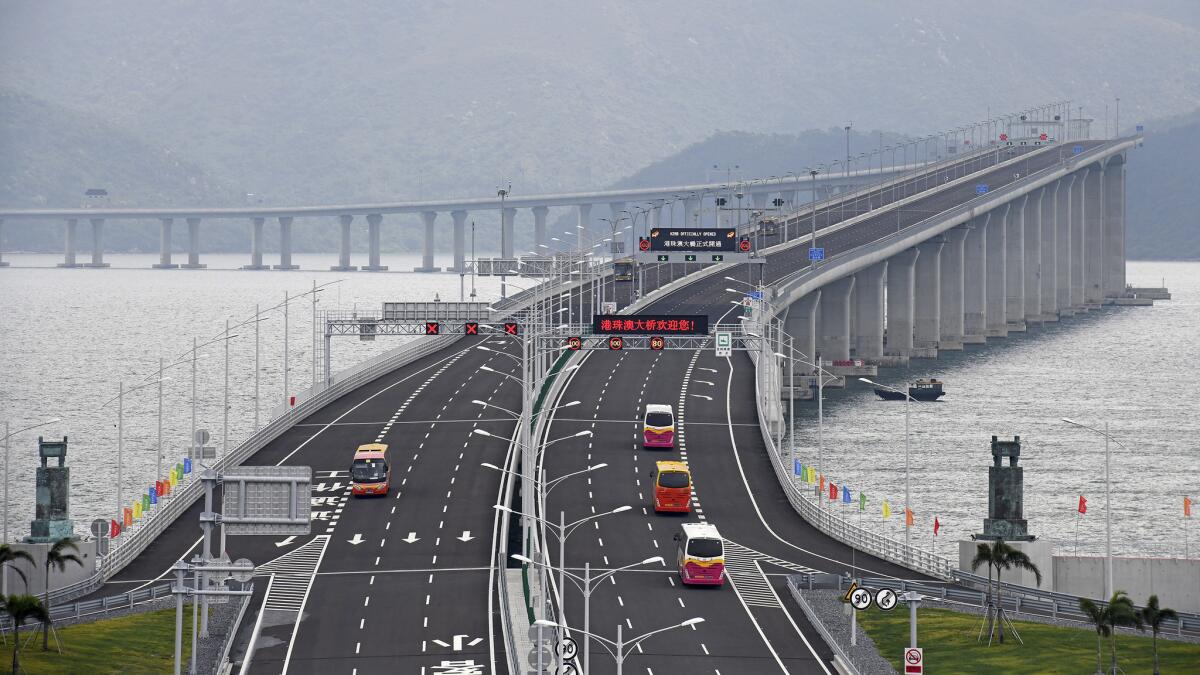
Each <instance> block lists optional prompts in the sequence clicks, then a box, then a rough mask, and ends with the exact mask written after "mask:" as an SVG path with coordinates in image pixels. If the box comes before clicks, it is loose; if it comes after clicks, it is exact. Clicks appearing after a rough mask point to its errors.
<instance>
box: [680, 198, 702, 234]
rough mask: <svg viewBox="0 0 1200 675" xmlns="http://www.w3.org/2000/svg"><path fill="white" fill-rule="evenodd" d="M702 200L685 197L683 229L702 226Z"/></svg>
mask: <svg viewBox="0 0 1200 675" xmlns="http://www.w3.org/2000/svg"><path fill="white" fill-rule="evenodd" d="M699 214H700V198H699V197H685V198H684V200H683V225H682V227H689V228H691V227H697V226H699V225H700V222H699V218H698V216H699Z"/></svg>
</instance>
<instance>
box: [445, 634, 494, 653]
mask: <svg viewBox="0 0 1200 675" xmlns="http://www.w3.org/2000/svg"><path fill="white" fill-rule="evenodd" d="M469 637H471V636H470V635H455V636H454V651H456V652H461V651H462V649H463V638H469ZM433 642H434V644H438V645H441V646H443V647H449V646H450V643H449V642H443V641H442V640H434V641H433ZM480 642H483V638H481V637H477V638H475V639H474V640H471V641H470V642H468V643H467V646H468V647H474V646H475V645H477V644H479V643H480Z"/></svg>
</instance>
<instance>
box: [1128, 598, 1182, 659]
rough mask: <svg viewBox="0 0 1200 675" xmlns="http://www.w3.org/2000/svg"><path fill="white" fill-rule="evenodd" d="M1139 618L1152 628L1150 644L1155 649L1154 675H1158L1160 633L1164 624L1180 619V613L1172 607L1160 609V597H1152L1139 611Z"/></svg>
mask: <svg viewBox="0 0 1200 675" xmlns="http://www.w3.org/2000/svg"><path fill="white" fill-rule="evenodd" d="M1138 618H1139V619H1141V620H1142V623H1143V624H1145V625H1147V626H1149V627H1150V635H1151V641H1150V644H1151V645H1152V646H1153V647H1154V675H1158V632H1159V631H1160V630H1162V625H1163V622H1165V621H1167V620H1169V619H1176V620H1177V619H1179V613H1178V612H1176V611H1175V610H1173V609H1171V608H1170V607H1159V606H1158V596H1157V595H1151V596H1150V599H1149V600H1147V601H1146V606H1145V607H1143V608H1142V609H1141V610H1139V611H1138Z"/></svg>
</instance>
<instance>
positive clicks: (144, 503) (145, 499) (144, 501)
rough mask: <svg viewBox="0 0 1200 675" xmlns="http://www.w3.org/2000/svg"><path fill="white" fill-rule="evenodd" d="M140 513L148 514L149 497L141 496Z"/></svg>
mask: <svg viewBox="0 0 1200 675" xmlns="http://www.w3.org/2000/svg"><path fill="white" fill-rule="evenodd" d="M142 511H143V512H145V513H149V512H150V495H142Z"/></svg>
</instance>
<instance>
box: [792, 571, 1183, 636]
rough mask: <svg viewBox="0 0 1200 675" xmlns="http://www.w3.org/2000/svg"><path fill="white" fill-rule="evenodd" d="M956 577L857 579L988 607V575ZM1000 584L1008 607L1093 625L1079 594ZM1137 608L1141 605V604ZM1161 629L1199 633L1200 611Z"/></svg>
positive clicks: (809, 578)
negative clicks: (950, 580) (948, 580)
mask: <svg viewBox="0 0 1200 675" xmlns="http://www.w3.org/2000/svg"><path fill="white" fill-rule="evenodd" d="M954 576H955V579H954V580H955V581H956V582H958V583H959V584H965V585H966V586H968V587H962V586H955V585H953V584H946V583H940V582H937V581H930V582H925V581H906V580H904V579H896V578H891V577H879V578H865V579H858V580H857V581H858V584H859V585H860V586H864V587H866V588H871V589H875V590H878V589H881V588H890V589H892V590H893V591H896V592H897V594H899V593H903V592H906V591H915V592H917V593H920V594H921V595H923V596H926V597H927V598H932V599H934V600H940V601H942V602H948V603H956V604H960V605H966V606H969V607H980V608H983V607H986V606H987V602H988V593H987V581H988V580H987V578H986V577H981V576H979V575H976V574H970V573H967V572H955V574H954ZM849 582H850V579H849V578H847V577H844V576H839V575H837V574H809V573H801V574H793V575H789V577H788V584H789V585H792V584H793V583H794V584H795V585H796V586H798V587H804V588H807V589H809V590H812V589H818V588H825V589H836V590H839V591H842V590H846V589H847V588H848V584H849ZM992 585H993V587H994V586H995V582H992ZM1000 587H1001V588H1002V589H1003V590H1002V592H1001V596H1000V599H1001V602H1002V603H1003V605H1004V608H1005V609H1008V610H1012V611H1013V612H1016V613H1022V614H1026V615H1030V616H1040V617H1049V618H1051V619H1056V620H1057V619H1061V620H1065V621H1078V622H1080V623H1086V624H1089V625H1090V624H1091V620H1090V619H1088V618H1087V616H1086V615H1085V614H1084V613H1083V611H1082V610H1080V609H1079V596H1075V595H1069V594H1067V593H1055V592H1054V591H1042V590H1038V589H1035V588H1029V587H1028V586H1017V585H1014V584H1007V583H1002V584H1000ZM1093 602H1095V603H1096V604H1097V605H1098V606H1100V607H1104V606H1105V605H1106V604H1107V603H1106V602H1103V601H1100V600H1094V601H1093ZM1136 609H1141V608H1140V607H1138V608H1136ZM1162 632H1164V633H1169V632H1174V633H1175V634H1177V635H1189V636H1194V637H1196V636H1200V614H1192V613H1188V612H1179V618H1178V619H1176V620H1174V621H1166V622H1164V624H1163V631H1162Z"/></svg>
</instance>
